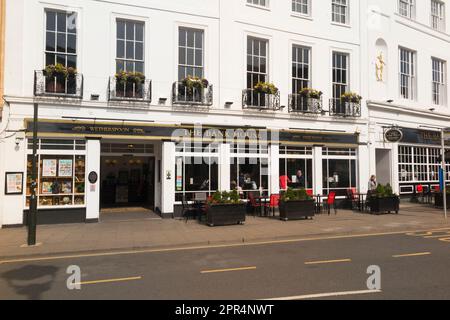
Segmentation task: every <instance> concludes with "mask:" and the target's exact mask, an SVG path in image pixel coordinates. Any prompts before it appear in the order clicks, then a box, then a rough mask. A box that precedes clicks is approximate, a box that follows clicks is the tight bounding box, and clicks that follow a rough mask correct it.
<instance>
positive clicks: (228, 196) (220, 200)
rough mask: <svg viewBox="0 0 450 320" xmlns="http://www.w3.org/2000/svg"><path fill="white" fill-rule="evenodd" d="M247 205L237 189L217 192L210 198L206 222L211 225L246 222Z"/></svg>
mask: <svg viewBox="0 0 450 320" xmlns="http://www.w3.org/2000/svg"><path fill="white" fill-rule="evenodd" d="M245 218H246V206H245V203H244V202H242V201H241V199H240V197H239V194H238V192H237V191H232V192H220V191H218V192H216V193H214V194H213V195H212V196H211V198H210V199H209V200H208V211H207V214H206V223H207V224H208V225H209V226H210V227H214V226H224V225H233V224H244V223H245Z"/></svg>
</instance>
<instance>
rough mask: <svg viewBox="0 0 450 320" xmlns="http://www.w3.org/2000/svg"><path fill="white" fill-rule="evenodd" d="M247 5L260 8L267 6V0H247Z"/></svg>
mask: <svg viewBox="0 0 450 320" xmlns="http://www.w3.org/2000/svg"><path fill="white" fill-rule="evenodd" d="M246 2H247V5H250V6H256V7H261V8H269V0H247V1H246Z"/></svg>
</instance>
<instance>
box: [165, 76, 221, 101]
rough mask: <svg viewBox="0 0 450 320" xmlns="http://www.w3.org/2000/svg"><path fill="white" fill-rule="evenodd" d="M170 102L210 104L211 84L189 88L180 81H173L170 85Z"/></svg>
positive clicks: (211, 96)
mask: <svg viewBox="0 0 450 320" xmlns="http://www.w3.org/2000/svg"><path fill="white" fill-rule="evenodd" d="M172 103H173V104H174V105H189V106H212V105H213V86H212V85H211V84H208V86H207V87H206V88H195V87H194V88H189V87H187V86H186V85H184V83H183V82H182V81H178V82H175V83H174V84H173V87H172Z"/></svg>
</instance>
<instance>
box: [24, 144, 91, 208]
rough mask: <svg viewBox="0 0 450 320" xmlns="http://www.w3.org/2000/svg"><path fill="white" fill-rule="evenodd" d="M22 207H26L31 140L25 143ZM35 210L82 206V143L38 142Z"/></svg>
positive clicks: (83, 157) (28, 195)
mask: <svg viewBox="0 0 450 320" xmlns="http://www.w3.org/2000/svg"><path fill="white" fill-rule="evenodd" d="M27 143H28V151H27V153H28V157H27V179H26V181H27V192H26V207H29V206H30V199H31V183H32V179H31V177H32V160H33V155H32V144H33V142H32V140H28V142H27ZM37 161H38V167H37V169H38V185H37V189H36V192H37V198H38V206H39V208H43V207H44V208H45V207H58V206H75V207H82V206H84V205H85V177H86V169H85V167H86V141H84V140H58V139H39V140H38V158H37Z"/></svg>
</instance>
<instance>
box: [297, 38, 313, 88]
mask: <svg viewBox="0 0 450 320" xmlns="http://www.w3.org/2000/svg"><path fill="white" fill-rule="evenodd" d="M310 74H311V49H310V48H307V47H301V46H295V45H294V46H293V47H292V93H294V94H295V93H299V91H300V90H301V89H303V88H309V87H310V86H311V77H310Z"/></svg>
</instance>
